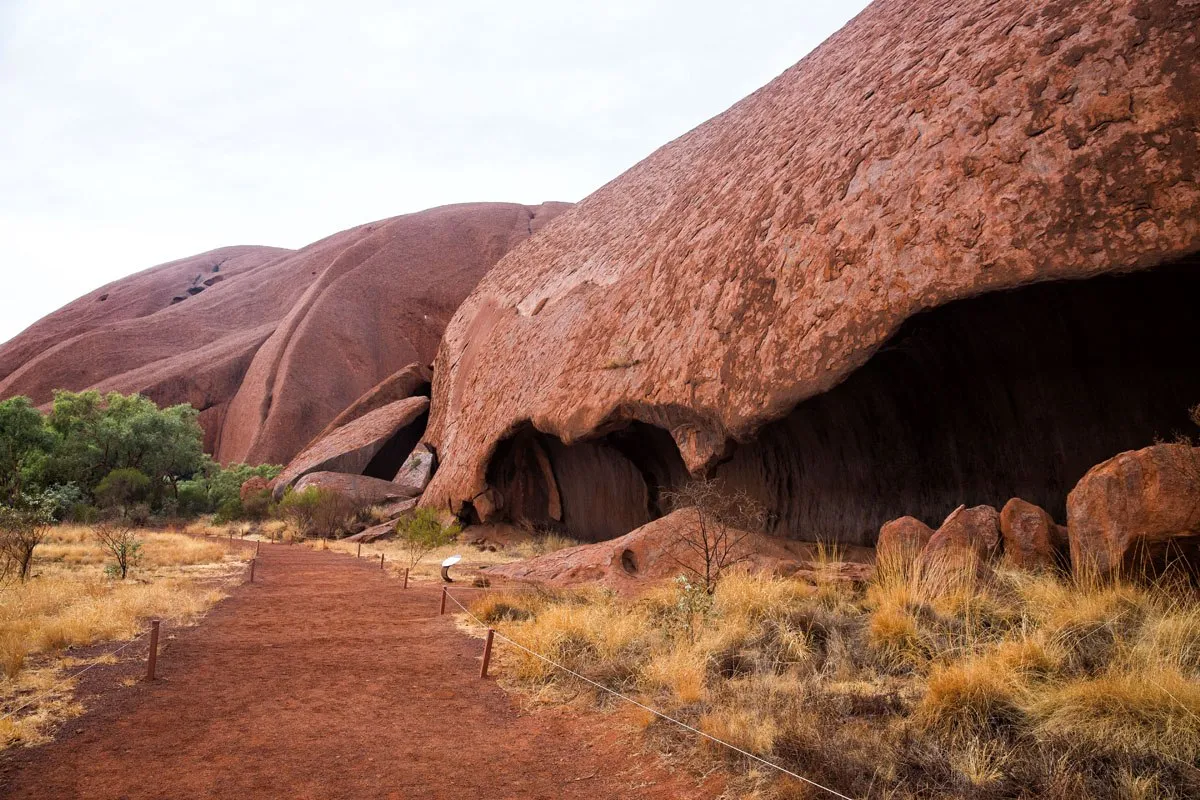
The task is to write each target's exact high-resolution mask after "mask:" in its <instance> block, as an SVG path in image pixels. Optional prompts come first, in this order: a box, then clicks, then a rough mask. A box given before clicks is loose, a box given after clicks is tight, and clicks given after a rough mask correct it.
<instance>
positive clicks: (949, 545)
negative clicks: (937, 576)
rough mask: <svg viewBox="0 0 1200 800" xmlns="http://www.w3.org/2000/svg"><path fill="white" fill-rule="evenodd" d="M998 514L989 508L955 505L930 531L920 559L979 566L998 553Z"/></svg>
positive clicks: (999, 546)
mask: <svg viewBox="0 0 1200 800" xmlns="http://www.w3.org/2000/svg"><path fill="white" fill-rule="evenodd" d="M1001 542H1002V539H1001V536H1000V514H999V513H998V512H997V511H996V509H994V508H992V507H991V506H975V507H974V508H967V507H966V506H959V507H958V508H956V509H955V510H954V511H953V512H952V513H951V514H950V516H948V517H946V520H945V522H943V523H942V524H941V526H940V527H939V528H938V529H937V530H936V531H934V534H933V536H932V537H931V538H930V539H929V542H928V543H927V544H926V545H925V550H924V552H923V553H922V557H923V558H924V559H926V560H927V561H929V562H934V561H936V560H938V559H948V560H950V561H958V560H966V559H968V558H969V559H972V560H974V562H975V563H976V564H979V565H983V564H986V563H988V562H989V561H991V560H993V559H994V558H995V557H996V556H998V555H999V554H1000V548H1001Z"/></svg>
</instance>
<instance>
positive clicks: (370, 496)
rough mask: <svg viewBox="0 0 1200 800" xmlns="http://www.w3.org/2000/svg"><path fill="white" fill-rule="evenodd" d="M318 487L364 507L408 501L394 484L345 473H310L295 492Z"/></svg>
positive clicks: (297, 486) (303, 478) (299, 483)
mask: <svg viewBox="0 0 1200 800" xmlns="http://www.w3.org/2000/svg"><path fill="white" fill-rule="evenodd" d="M312 487H317V488H319V489H329V490H330V491H334V492H337V493H338V494H341V495H345V496H346V497H350V498H352V499H354V500H355V501H356V502H358V503H361V504H363V505H384V504H387V503H396V502H400V501H403V500H406V499H411V498H405V497H404V496H403V495H402V494H401V492H400V491H399V489H398V488H397V487H396V485H395V484H394V483H392V482H391V481H384V480H380V479H379V478H369V477H367V476H366V475H347V474H346V473H344V472H310V473H308V474H307V475H305V476H304V477H302V478H301V479H300V480H298V481H296V486H295V490H296V491H297V492H302V491H304V490H305V489H309V488H312Z"/></svg>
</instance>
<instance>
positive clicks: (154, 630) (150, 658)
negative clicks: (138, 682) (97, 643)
mask: <svg viewBox="0 0 1200 800" xmlns="http://www.w3.org/2000/svg"><path fill="white" fill-rule="evenodd" d="M258 554H259V548H258V547H257V546H256V547H255V548H254V555H253V556H252V557H251V558H250V560H249V562H248V563H247V566H248V567H249V581H248V582H249V583H254V568H255V565H256V563H257V561H258ZM160 625H161V621H160V620H157V619H152V620H150V625H149V627H147V628H146V630H144V631H142V632H141V633H139V634H138V635H137V636H135V637H133V638H132V639H130V640H129V641H128V642H124V643H123V644H121V645H120V646H119V647H117V648H116V649H114V650H113V651H112V652H110V653H105V654H104V655H102V656H98V657H97V658H96V659H95V660H94V661H92V663H90V664H88V665H87V666H86V667H84V668H83V669H80V670H77V671H75V672H72V673H71V674H70V675H65V676H63V677H61V678H59V679H57V680H55V681H54V682H53V683H51V684H50V687H49V688H48V689H46V691H44V692H42V693H41V694H39V695H34V696H33V697H30V698H29V699H28V700H26V701H25V703H24V704H22V705H20V706H17V707H16V708H14V709H13V710H12V711H7V712H5V713H4V714H0V721H2V720H6V719H14V718H15V717H16V715H17V714H19V713H21V712H22V711H24V710H25V709H27V708H29V707H30V706H33V705H36V704H38V703H40V702H41V701H42V700H45V699H46V698H47V697H50V696H51V695H52V694H54V693H55V691H56V690H58V689H59V688H61V687H63V686H65V685H66V684H68V683H70V682H71V681H73V680H75V679H76V678H78V677H79V676H80V675H83V674H84V673H85V672H87V671H88V670H90V669H93V668H94V667H98V666H101V665H102V664H105V663H106V660H107V659H109V658H115V657H116V655H117V654H118V653H120V652H121V651H122V650H125V649H126V648H128V647H132V646H133V645H135V644H137V643H138V642H140V641H141V640H142V639H144V638H146V637H147V636H149V637H150V647H149V650H148V651H147V653H146V680H147V681H153V680H154V678H155V668H156V666H157V663H158V636H159V629H160Z"/></svg>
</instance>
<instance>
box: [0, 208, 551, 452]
mask: <svg viewBox="0 0 1200 800" xmlns="http://www.w3.org/2000/svg"><path fill="white" fill-rule="evenodd" d="M565 207H566V205H565V204H562V203H548V204H544V205H542V206H536V207H528V206H522V205H515V204H504V203H477V204H466V205H457V206H446V207H443V208H435V209H431V210H429V211H423V212H420V213H417V214H408V215H405V216H401V217H395V218H392V219H388V220H382V221H380V222H374V223H370V224H368V225H362V226H359V227H357V228H353V229H351V230H347V231H343V232H341V233H338V234H335V235H333V236H331V237H328V238H326V239H323V240H321V241H319V242H316V243H315V244H312V245H309V246H308V247H305V248H303V249H302V250H297V251H290V250H283V249H279V248H270V247H227V248H223V249H220V250H213V251H211V252H209V253H203V254H201V255H198V256H193V257H191V258H186V259H182V260H180V261H173V262H171V263H169V264H163V265H161V266H158V267H153V268H151V269H149V270H146V271H144V272H140V273H138V274H136V275H132V276H130V277H128V278H124V279H122V280H119V281H117V282H115V283H111V284H109V285H107V286H104V287H102V288H100V289H97V290H95V291H93V292H90V293H88V294H87V295H85V296H83V297H82V298H80V299H79V300H76V301H75V302H73V303H71V304H69V305H67V306H65V307H63V308H61V309H59V310H58V311H56V312H54V313H53V314H50V315H49V316H47V317H45V318H44V319H42V320H40V321H38V322H37V323H35V324H34V325H33V326H31V327H30V328H29V329H27V330H26V331H24V332H23V333H21V334H20V335H18V336H17V337H16V338H14V339H13V340H11V341H9V342H8V343H6V344H3V345H0V398H4V397H10V396H12V395H17V394H26V395H29V396H31V397H32V398H33V399H34V402H36V403H39V404H41V403H45V402H47V401H48V400H49V399H50V396H51V392H52V391H53V390H55V389H72V390H82V389H87V388H98V389H102V390H105V391H109V390H117V391H122V392H141V393H143V394H145V395H147V396H148V397H150V398H151V399H153V400H154V401H155V402H157V403H159V404H173V403H190V404H192V405H193V406H195V407H196V408H198V409H201V415H200V421H201V424H202V425H203V426H204V429H205V434H206V441H205V446H206V449H207V450H208V451H209V452H211V453H214V454H215V455H216V456H217V457H218V458H219V460H221V461H223V462H232V461H249V462H254V463H258V462H273V463H280V464H282V463H286V462H287V461H288V460H290V459H291V458H292V457H293V456H294V455H295V454H296V453H297V452H299V451H300V450H301V449H302V448H303V447H304V446H305V445H306V444H307V443H308V442H309V441H311V440H312V439H313V438H314V436H316V435H317V433H318V432H320V431H321V430H322V429H323V428H325V426H326V425H327V424H328V423H329V422H330V421H331V420H333V419H334V418H335V417H337V416H338V414H340V413H341V412H342V411H343V410H345V409H346V407H347V406H349V405H350V404H351V403H354V402H355V401H356V400H357V399H359V398H360V397H362V396H363V394H364V393H365V392H367V391H368V390H369V389H371V387H373V386H376V385H377V384H379V382H380V381H381V380H383V379H384V378H386V377H387V376H389V375H392V374H393V373H395V372H396V370H398V369H400V368H401V367H403V366H404V365H405V364H411V363H413V362H416V363H420V364H428V363H429V362H430V361H431V360H432V359H433V356H434V353H435V351H436V348H437V344H438V341H439V339H440V337H441V333H442V330H443V328H444V326H445V324H446V322H447V321H448V320H449V318H450V316H451V314H453V312H454V309H455V308H457V306H458V305H459V303H460V302H461V301H462V299H463V298H464V297H465V296H466V294H467V293H468V292H469V291H470V290H471V289H472V288H473V287H474V285H475V283H476V282H477V281H478V280H479V278H480V277H482V276H483V274H484V273H485V272H487V270H488V269H489V268H490V267H491V266H492V265H493V264H494V263H495V262H496V261H497V260H498V259H499V258H500V257H501V256H502V255H504V254H505V253H506V252H508V251H509V250H510V249H512V248H513V247H515V246H516V245H517V244H519V243H520V242H522V241H524V240H525V239H526V238H528V237H529V236H530V235H531V233H532V232H534V231H536V230H538V229H539V228H540V227H541V226H542V225H543V224H545V222H547V221H549V220H550V219H552V218H553V217H554V216H556V215H557V214H558V213H560V212H561V211H562V210H563V209H564V208H565ZM218 278H219V279H220V280H219V281H218V280H217V279H218ZM175 298H183V299H181V300H179V301H178V302H175ZM383 393H384V394H386V390H384V391H383Z"/></svg>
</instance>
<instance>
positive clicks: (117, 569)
mask: <svg viewBox="0 0 1200 800" xmlns="http://www.w3.org/2000/svg"><path fill="white" fill-rule="evenodd" d="M93 534H94V535H95V537H96V542H97V543H98V544H99V545H100V547H101V548H102V549H103V550H104V551H105V552H106V553H107V554H108V555H110V556H111V557H112V559H113V561H114V563H112V564H110V565H108V567H106V568H105V573H106V574H108V575H109V576H110V577H113V578H118V579H120V580H125V579H126V578H127V577H129V570H131V569H132V568H133V567H135V566H137V565H138V563H139V562H140V561H141V557H142V540H141V537H139V536H138V533H137V530H136V529H135V528H133V527H132V526H131V525H129V524H128V523H127V522H125V521H124V520H117V521H113V522H108V523H105V524H103V525H98V526H96V528H95V529H94V530H93Z"/></svg>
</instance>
